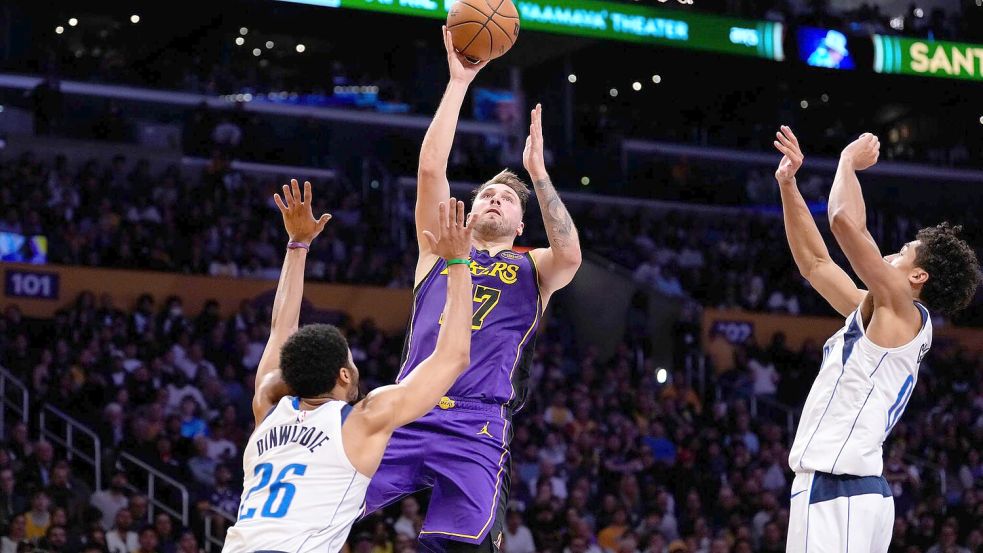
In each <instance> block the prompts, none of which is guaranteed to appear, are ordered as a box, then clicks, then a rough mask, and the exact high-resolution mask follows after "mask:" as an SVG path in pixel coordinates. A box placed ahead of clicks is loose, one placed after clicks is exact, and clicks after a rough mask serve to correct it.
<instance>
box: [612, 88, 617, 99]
mask: <svg viewBox="0 0 983 553" xmlns="http://www.w3.org/2000/svg"><path fill="white" fill-rule="evenodd" d="M610 94H611V97H612V98H616V97H617V96H618V89H617V88H612V89H611V91H610Z"/></svg>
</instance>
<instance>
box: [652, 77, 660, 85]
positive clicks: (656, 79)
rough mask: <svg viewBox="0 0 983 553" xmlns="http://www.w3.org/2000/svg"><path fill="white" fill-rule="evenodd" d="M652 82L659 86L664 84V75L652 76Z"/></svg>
mask: <svg viewBox="0 0 983 553" xmlns="http://www.w3.org/2000/svg"><path fill="white" fill-rule="evenodd" d="M652 82H653V83H655V84H659V83H661V82H662V75H652Z"/></svg>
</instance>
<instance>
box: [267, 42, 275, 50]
mask: <svg viewBox="0 0 983 553" xmlns="http://www.w3.org/2000/svg"><path fill="white" fill-rule="evenodd" d="M272 48H273V41H272V40H267V41H266V49H267V50H270V49H272Z"/></svg>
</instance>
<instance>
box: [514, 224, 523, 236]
mask: <svg viewBox="0 0 983 553" xmlns="http://www.w3.org/2000/svg"><path fill="white" fill-rule="evenodd" d="M525 229H526V224H525V223H522V222H520V223H519V228H517V229H516V231H515V232H516V236H522V231H523V230H525Z"/></svg>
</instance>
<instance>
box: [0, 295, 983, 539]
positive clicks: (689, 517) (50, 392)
mask: <svg viewBox="0 0 983 553" xmlns="http://www.w3.org/2000/svg"><path fill="white" fill-rule="evenodd" d="M269 310H270V305H269V304H268V298H267V300H266V302H263V303H256V304H253V303H244V304H243V305H242V306H241V307H240V309H239V310H238V311H237V312H236V313H235V314H234V315H233V316H231V317H222V316H219V314H218V313H217V309H216V306H215V305H209V306H208V307H206V308H205V309H204V310H203V311H202V312H200V313H185V312H184V310H183V309H182V302H181V300H180V298H170V299H169V300H168V301H166V302H163V304H156V303H154V301H153V300H152V299H151V298H150V297H149V296H146V297H144V298H141V299H140V301H138V302H137V304H136V305H133V306H123V305H117V304H116V303H115V302H114V300H113V298H112V297H109V296H105V297H102V298H98V299H97V298H95V297H93V296H92V295H91V294H83V295H81V296H80V297H79V298H78V299H77V300H76V301H75V302H73V303H72V304H69V305H66V306H65V307H64V309H62V310H60V311H59V312H58V313H57V315H56V316H55V318H54V319H52V320H32V319H28V318H25V317H23V316H22V315H21V314H20V312H19V310H18V309H17V308H16V306H13V305H8V306H7V307H6V309H5V311H4V313H3V317H2V318H0V352H2V353H0V365H3V366H4V367H6V368H7V369H8V370H10V371H11V372H12V373H13V374H15V375H17V376H18V377H20V378H21V379H23V381H24V382H26V383H27V384H28V386H29V388H30V391H31V395H32V401H33V403H34V404H35V405H37V404H40V403H41V402H50V403H52V404H53V405H56V406H59V408H61V409H64V410H66V411H68V412H69V413H70V414H72V415H73V416H75V417H77V418H78V419H79V420H81V421H83V422H85V423H86V424H89V425H91V427H92V428H93V429H95V430H96V431H97V432H98V433H99V435H100V436H101V439H102V444H103V446H104V448H105V449H106V451H105V455H106V458H107V459H109V461H108V462H107V463H106V464H107V467H106V468H105V470H104V474H106V480H108V486H107V488H106V489H105V490H92V489H91V486H92V481H91V479H89V478H88V475H89V474H91V467H88V466H86V465H80V464H79V463H78V459H77V458H76V461H75V462H74V463H73V462H66V459H65V457H64V452H63V451H61V450H59V449H56V448H53V447H52V445H51V444H50V443H47V442H45V441H43V440H37V439H36V437H35V434H34V429H33V428H31V427H27V426H25V425H23V424H13V425H11V427H10V428H9V429H8V433H7V436H8V439H7V440H6V442H4V443H3V445H2V447H0V517H2V519H3V523H4V527H3V529H2V533H3V536H4V537H3V545H2V547H3V551H4V553H6V552H8V551H11V552H15V551H31V550H32V549H33V548H39V549H44V550H50V551H58V552H66V553H70V552H74V551H82V552H84V553H97V552H99V551H101V552H103V553H106V552H112V553H132V552H135V551H140V552H141V553H151V552H159V553H171V552H174V551H180V552H181V553H195V552H196V551H197V549H198V547H199V546H200V544H202V543H203V541H202V540H203V539H204V536H203V527H204V520H205V518H206V517H212V518H213V520H214V522H216V523H217V526H216V530H215V532H216V533H217V534H218V535H219V536H221V535H222V531H223V530H222V528H223V520H224V519H223V518H221V517H215V516H214V515H213V510H219V511H223V512H227V513H235V512H236V509H237V505H238V499H239V494H240V492H241V482H242V471H241V458H240V457H239V455H240V454H241V452H242V448H243V445H244V440H245V439H246V438H247V437H248V435H249V432H250V428H251V425H252V417H251V409H250V399H251V394H252V390H253V379H254V374H255V372H254V371H255V369H256V366H257V364H258V361H259V358H260V355H261V353H262V350H263V347H264V345H265V339H266V337H267V334H268V331H269V328H268V324H269V323H268V321H269V313H270V311H269ZM553 320H554V324H551V325H550V327H549V329H548V330H547V331H545V332H544V333H543V335H542V336H540V338H539V341H538V344H537V346H536V350H535V355H534V358H533V362H532V366H531V379H530V386H531V393H530V394H529V400H528V403H527V405H526V406H525V409H524V410H523V411H522V412H521V413H519V414H518V415H517V416H516V417H515V438H514V440H513V442H512V447H511V451H512V457H511V467H510V470H511V482H512V485H511V492H510V504H509V514H508V519H507V532H506V536H505V544H506V545H505V551H506V552H508V553H531V552H534V551H548V552H557V553H559V552H567V551H569V552H578V553H582V552H593V553H639V552H645V553H667V552H675V553H686V552H688V553H702V552H714V553H717V552H749V551H762V552H773V551H782V550H784V539H785V536H784V533H785V529H786V527H787V518H788V494H789V489H788V486H789V484H790V478H791V473H790V472H789V470H788V467H787V456H788V449H789V446H790V443H791V437H792V436H791V434H790V432H789V428H788V427H787V425H786V421H785V417H784V416H783V411H782V410H781V407H779V406H777V404H775V403H774V401H779V402H782V403H785V404H788V405H800V404H801V402H802V401H803V400H804V397H805V394H806V392H807V390H808V386H809V384H810V382H811V379H812V375H813V374H814V371H815V370H816V367H818V366H819V363H820V359H821V356H822V354H821V351H820V349H819V347H818V345H817V344H815V343H806V344H804V345H803V346H802V347H801V348H794V349H793V348H790V347H789V346H788V345H787V344H786V343H785V341H784V338H783V336H781V335H776V336H775V338H774V339H773V340H772V342H771V343H769V344H760V345H759V344H756V343H754V341H753V340H752V341H749V342H746V343H742V344H734V343H731V342H729V341H727V339H726V338H725V337H724V336H722V335H715V336H713V337H712V338H711V339H710V340H709V342H707V343H706V344H704V345H703V346H702V351H703V353H704V354H705V355H706V359H707V362H706V366H707V372H708V376H707V378H706V380H705V385H704V386H699V385H697V386H694V385H691V384H689V382H691V380H690V378H689V377H690V376H693V375H689V374H687V373H685V372H683V371H679V370H674V371H672V373H671V378H670V379H669V381H668V382H667V383H665V384H659V383H658V381H657V380H656V374H657V367H655V366H653V364H652V363H651V362H650V361H644V360H640V359H641V358H640V357H639V356H638V349H637V348H638V347H639V345H638V344H637V343H635V342H634V341H632V340H628V341H626V342H625V343H623V344H622V345H621V346H619V347H618V348H617V350H616V352H615V353H614V354H613V355H612V356H610V357H601V356H600V355H599V354H598V353H597V351H596V350H595V349H594V348H593V346H591V345H589V344H583V343H577V342H576V341H575V340H573V338H572V336H573V332H572V331H571V330H570V328H568V325H567V323H565V322H564V320H563V314H562V313H559V314H554V317H553ZM343 327H344V330H345V333H346V334H347V336H348V338H349V341H350V345H351V348H352V355H353V358H354V360H355V362H356V364H357V365H358V366H359V368H360V373H361V374H362V375H363V382H365V385H366V387H374V386H376V385H379V384H382V383H386V382H388V381H390V379H391V378H393V375H394V374H395V372H396V370H397V366H398V362H399V351H400V349H401V344H402V337H401V336H399V335H392V334H387V333H384V332H382V331H380V330H379V329H377V328H376V327H375V326H374V325H373V324H372V323H371V322H369V321H365V322H356V321H350V322H346V323H343ZM681 333H682V334H686V333H689V334H690V335H691V336H690V337H691V338H692V337H697V336H698V334H699V331H698V330H697V328H696V326H695V325H691V326H690V327H688V328H687V327H684V328H682V329H681ZM697 339H698V338H697ZM937 342H938V343H937V344H936V345H935V347H933V349H932V352H931V353H930V354H929V356H928V357H927V358H926V361H925V364H924V366H923V368H922V371H921V373H920V376H919V383H918V387H917V388H916V389H915V393H914V395H913V397H912V399H911V402H910V405H909V407H908V409H907V412H906V413H905V416H904V417H903V418H902V419H901V422H900V423H899V424H898V426H897V427H896V428H895V429H894V431H893V433H892V436H891V438H890V439H889V440H888V441H887V443H886V444H885V457H886V461H885V476H886V477H887V478H888V480H889V482H890V484H891V487H892V490H893V492H894V495H895V502H896V510H897V522H896V526H895V538H894V545H893V549H892V550H893V551H902V552H905V553H915V552H926V551H928V552H931V553H936V552H938V551H959V552H962V551H966V550H968V551H973V552H978V551H983V534H981V530H980V528H983V496H981V494H983V489H981V483H983V462H981V455H980V454H981V451H980V444H981V443H983V440H981V437H983V378H981V375H983V371H981V370H980V369H983V364H981V359H980V356H979V354H972V353H970V352H967V351H965V350H961V349H959V348H958V347H956V346H953V345H951V344H947V343H946V342H945V341H943V340H938V341H937ZM692 382H694V383H695V382H698V380H692ZM752 400H754V403H755V404H756V410H755V411H752V407H751V406H752ZM118 451H126V452H129V453H130V454H133V455H135V456H136V457H138V458H139V459H142V460H143V461H144V462H146V463H148V464H150V465H151V466H154V467H156V468H158V469H159V470H161V471H164V472H165V473H167V474H170V475H172V476H173V477H175V478H177V479H178V480H180V481H182V482H186V483H188V487H189V490H190V492H191V495H192V507H193V508H192V515H191V518H190V520H189V521H188V524H187V527H186V528H185V527H183V526H184V525H182V524H181V521H179V520H176V519H174V518H173V517H170V516H168V515H167V514H164V513H161V512H160V511H159V510H157V511H155V516H154V517H153V519H150V518H148V516H147V513H148V505H147V500H148V498H147V497H145V496H144V495H142V493H140V492H138V491H135V490H144V489H145V488H143V487H142V486H143V481H142V476H141V475H140V474H139V473H138V472H137V473H133V472H128V471H125V470H124V471H117V470H114V467H115V466H116V465H114V464H112V459H113V458H114V455H115V453H116V452H118ZM912 455H914V456H917V458H915V457H912ZM426 502H427V498H426V496H418V497H414V498H410V499H407V500H405V501H404V502H402V503H401V504H399V505H398V506H395V507H393V508H392V509H390V510H388V511H386V512H383V513H381V514H378V515H375V516H373V517H370V518H368V519H366V520H365V521H362V522H361V523H359V524H358V525H357V526H356V528H355V529H354V531H353V533H352V535H351V539H350V545H349V547H350V550H351V551H358V552H365V553H373V552H375V553H379V552H382V553H386V552H406V551H415V550H416V548H417V545H416V542H415V535H416V532H417V531H418V530H419V528H420V525H421V523H422V519H421V517H422V515H423V513H424V510H425V505H426ZM25 541H26V542H31V543H33V544H34V545H33V546H31V545H21V544H22V542H25ZM954 544H958V545H954ZM960 547H965V548H967V549H961V548H960Z"/></svg>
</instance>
